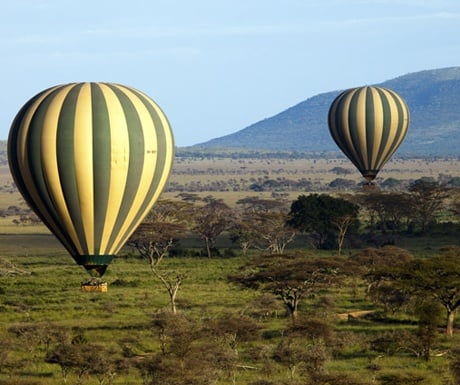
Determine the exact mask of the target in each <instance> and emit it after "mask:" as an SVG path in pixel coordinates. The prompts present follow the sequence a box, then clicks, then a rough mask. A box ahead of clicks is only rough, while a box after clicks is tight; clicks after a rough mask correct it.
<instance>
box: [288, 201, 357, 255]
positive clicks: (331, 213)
mask: <svg viewBox="0 0 460 385" xmlns="http://www.w3.org/2000/svg"><path fill="white" fill-rule="evenodd" d="M358 211H359V207H358V206H357V205H355V204H354V203H352V202H349V201H347V200H345V199H342V198H334V197H332V196H329V195H326V194H321V195H318V194H310V195H300V196H299V197H298V198H297V200H295V201H294V202H293V203H292V205H291V210H290V212H289V216H290V219H289V220H288V222H287V223H288V224H289V225H290V226H292V227H294V228H296V229H298V230H300V231H304V232H308V233H311V234H313V235H316V247H317V248H319V249H324V248H330V247H331V246H332V245H333V244H334V243H336V242H337V243H338V245H339V249H340V251H341V249H342V245H343V240H344V238H345V236H346V233H347V231H348V230H349V229H350V228H351V226H355V227H357V226H358V224H359V222H358Z"/></svg>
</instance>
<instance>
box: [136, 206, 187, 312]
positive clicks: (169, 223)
mask: <svg viewBox="0 0 460 385" xmlns="http://www.w3.org/2000/svg"><path fill="white" fill-rule="evenodd" d="M191 207H192V206H191V204H190V203H187V202H182V201H170V200H164V201H159V202H157V204H156V206H155V207H154V208H153V209H152V210H151V211H150V213H149V214H148V215H147V217H146V218H145V219H144V222H143V223H142V224H141V225H140V226H139V227H138V228H137V230H136V231H135V232H134V234H133V235H132V236H131V238H130V240H129V242H128V244H130V245H132V246H134V247H135V248H136V250H137V251H138V252H139V254H140V255H141V257H143V258H145V259H146V260H147V261H148V262H149V265H150V270H151V271H152V273H153V274H154V275H155V276H156V277H157V278H158V279H159V280H160V281H161V283H162V284H163V286H164V287H165V288H166V290H167V292H168V295H169V300H170V305H171V311H172V312H173V313H174V314H175V313H176V312H177V309H176V297H177V293H178V291H179V288H180V285H181V284H182V282H183V279H184V278H185V275H184V274H183V273H177V272H175V273H169V274H168V273H167V272H165V271H162V270H161V269H160V263H161V262H162V261H163V259H164V257H165V256H166V255H167V254H168V252H169V250H170V249H171V247H173V246H174V245H175V244H176V243H177V241H178V240H179V239H180V237H182V236H183V234H184V232H185V231H186V230H187V226H188V219H189V218H190V215H191V214H190V213H191V210H192V209H191Z"/></svg>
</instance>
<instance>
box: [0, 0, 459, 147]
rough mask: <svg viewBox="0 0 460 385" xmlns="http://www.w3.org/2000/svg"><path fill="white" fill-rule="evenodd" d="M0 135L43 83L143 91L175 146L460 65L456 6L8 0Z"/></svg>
mask: <svg viewBox="0 0 460 385" xmlns="http://www.w3.org/2000/svg"><path fill="white" fill-rule="evenodd" d="M0 51H1V58H2V64H1V68H2V71H1V72H0V76H1V84H2V87H3V92H1V93H0V98H1V100H0V106H1V107H0V139H2V140H4V139H7V136H8V131H9V127H10V124H11V122H12V120H13V118H14V116H15V115H16V113H17V111H18V110H19V108H20V107H21V106H22V105H23V104H24V103H25V102H26V101H27V100H28V99H29V98H31V97H32V96H34V95H35V94H36V93H38V92H39V91H41V90H42V89H45V88H48V87H50V86H53V85H56V84H61V83H68V82H75V81H109V82H117V83H122V84H126V85H129V86H133V87H136V88H139V89H140V90H142V91H144V92H146V93H147V94H148V95H150V96H151V97H152V98H153V99H155V100H156V101H157V102H158V103H159V104H160V106H161V107H162V108H163V110H164V111H165V113H166V114H167V116H168V118H169V120H170V122H171V125H172V127H173V130H174V136H175V140H176V144H177V145H178V146H185V145H192V144H196V143H200V142H203V141H206V140H209V139H212V138H216V137H220V136H223V135H226V134H230V133H233V132H236V131H239V130H240V129H243V128H244V127H246V126H248V125H250V124H252V123H255V122H257V121H259V120H261V119H264V118H268V117H270V116H273V115H275V114H277V113H279V112H281V111H283V110H285V109H286V108H288V107H291V106H293V105H295V104H297V103H299V102H301V101H303V100H305V99H307V98H309V97H311V96H314V95H317V94H319V93H323V92H328V91H332V90H339V89H344V88H349V87H354V86H360V85H364V84H373V83H380V82H382V81H385V80H388V79H391V78H394V77H397V76H400V75H404V74H407V73H410V72H415V71H420V70H425V69H434V68H444V67H451V66H458V65H460V1H458V0H130V1H117V0H92V1H88V0H79V1H75V0H74V1H67V0H15V1H10V2H3V4H2V6H1V8H0Z"/></svg>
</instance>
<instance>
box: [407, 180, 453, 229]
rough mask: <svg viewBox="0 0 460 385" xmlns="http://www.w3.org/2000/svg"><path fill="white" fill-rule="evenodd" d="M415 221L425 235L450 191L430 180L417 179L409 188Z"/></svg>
mask: <svg viewBox="0 0 460 385" xmlns="http://www.w3.org/2000/svg"><path fill="white" fill-rule="evenodd" d="M409 191H410V200H411V212H412V216H413V220H414V222H415V223H417V224H418V225H419V226H420V230H421V232H422V233H424V232H425V231H426V230H427V228H428V225H429V224H430V223H432V222H435V221H436V217H437V215H438V213H439V211H440V210H441V208H442V207H443V205H444V200H445V199H446V198H447V197H448V196H449V189H448V188H447V187H446V186H445V185H444V184H441V183H439V182H435V181H432V180H430V179H423V178H422V179H417V180H416V181H415V182H413V183H411V184H410V186H409Z"/></svg>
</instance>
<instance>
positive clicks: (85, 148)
mask: <svg viewBox="0 0 460 385" xmlns="http://www.w3.org/2000/svg"><path fill="white" fill-rule="evenodd" d="M173 157H174V140H173V136H172V132H171V128H170V125H169V123H168V120H167V118H166V116H165V115H164V113H163V112H162V110H161V109H160V108H159V106H158V105H157V104H156V103H155V102H154V101H153V100H152V99H150V98H149V97H148V96H147V95H145V94H144V93H142V92H140V91H138V90H136V89H133V88H130V87H126V86H122V85H119V84H113V83H71V84H65V85H59V86H55V87H52V88H49V89H47V90H44V91H42V92H40V93H39V94H37V95H36V96H34V97H33V98H32V99H30V100H29V101H28V102H27V103H26V104H25V105H24V106H23V107H22V109H21V110H20V111H19V112H18V114H17V115H16V118H15V119H14V121H13V123H12V126H11V129H10V134H9V138H8V160H9V166H10V170H11V173H12V175H13V178H14V180H15V183H16V185H17V187H18V189H19V191H20V192H21V194H22V195H23V197H24V199H25V200H26V201H27V202H28V204H29V205H30V207H31V208H32V209H33V210H34V211H35V212H36V213H37V215H38V216H39V217H40V218H41V219H42V221H43V222H44V223H45V225H46V226H47V227H48V228H49V229H50V230H51V232H52V233H54V234H55V235H56V237H57V238H58V239H59V240H60V242H61V243H62V244H63V245H64V246H65V248H66V249H67V250H68V252H69V253H70V254H71V255H72V256H73V258H74V259H75V261H76V262H77V263H78V264H80V265H83V266H84V267H85V268H86V270H87V271H88V273H89V274H90V275H92V276H96V277H97V276H102V275H103V274H104V272H105V270H106V268H107V265H108V264H109V263H110V261H111V260H112V259H113V257H114V256H115V255H116V254H117V252H118V251H119V250H120V249H121V247H122V246H123V245H124V243H125V242H126V241H127V239H128V238H129V236H130V235H131V234H132V233H133V231H134V230H135V229H136V227H137V226H138V225H139V224H140V222H141V221H142V219H143V218H144V216H145V215H146V214H147V213H148V212H149V210H150V209H151V208H152V206H153V204H154V203H155V201H156V200H157V198H158V196H159V194H160V193H161V191H162V189H163V187H164V186H165V184H166V182H167V180H168V176H169V173H170V170H171V167H172V162H173Z"/></svg>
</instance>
